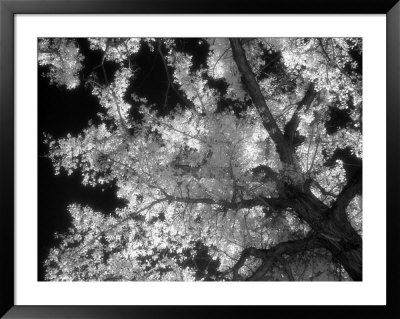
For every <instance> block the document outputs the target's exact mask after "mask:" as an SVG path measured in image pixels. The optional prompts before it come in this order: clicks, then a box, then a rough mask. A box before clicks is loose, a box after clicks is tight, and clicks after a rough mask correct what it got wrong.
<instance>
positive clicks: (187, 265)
mask: <svg viewBox="0 0 400 319" xmlns="http://www.w3.org/2000/svg"><path fill="white" fill-rule="evenodd" d="M86 41H88V43H89V46H90V49H91V50H93V51H98V52H100V53H101V60H100V61H99V64H98V65H96V66H95V67H93V68H91V70H90V72H89V76H87V77H86V78H83V77H82V76H81V75H80V74H81V72H82V70H84V69H85V67H86V66H85V57H84V56H83V54H82V52H81V50H80V48H79V45H78V42H77V41H76V39H69V38H66V39H63V38H57V39H47V38H46V39H44V38H42V39H39V42H38V51H39V52H38V63H39V65H40V66H41V67H42V68H43V70H44V73H43V75H44V76H45V77H48V78H49V81H50V84H53V85H56V86H59V87H60V88H65V89H67V90H74V89H76V88H77V87H78V86H79V85H85V86H86V87H87V88H88V89H89V90H90V92H91V94H93V95H94V96H96V97H97V98H98V103H99V111H98V114H97V117H96V118H93V119H92V120H91V121H90V122H89V123H88V126H87V127H86V128H85V129H84V130H83V131H82V132H81V133H79V134H77V135H71V134H67V136H65V137H62V138H54V137H52V136H51V135H49V134H47V133H46V132H44V134H45V143H46V144H47V145H48V148H49V152H48V157H49V158H50V159H51V161H52V163H53V165H54V169H55V174H59V173H66V174H68V175H70V174H72V173H73V172H74V171H77V172H79V174H81V175H82V183H83V184H84V185H87V186H89V187H90V186H93V187H97V186H99V185H103V184H114V185H116V188H117V195H118V197H119V198H121V199H123V200H124V203H125V204H124V207H123V208H118V209H116V210H115V211H106V212H101V211H95V210H93V209H92V208H91V207H88V206H84V205H80V204H79V203H73V204H72V203H71V205H70V206H69V207H68V210H69V213H70V215H71V217H72V225H71V227H70V229H69V231H68V232H67V233H64V234H56V236H57V238H58V239H59V245H58V246H57V247H54V248H53V249H51V251H50V252H49V255H48V258H47V260H46V262H45V267H46V280H57V281H70V280H74V281H76V280H82V281H83V280H99V281H107V280H116V281H117V280H119V281H144V280H165V281H167V280H168V281H169V280H179V281H193V280H215V281H230V280H235V281H242V280H296V281H297V280H362V237H361V236H362V217H361V190H362V72H361V67H362V66H361V61H362V60H361V57H362V43H361V39H359V38H260V39H258V38H245V39H237V38H232V39H227V38H213V39H198V40H197V42H196V43H195V44H192V45H191V47H190V48H189V49H188V46H185V45H183V44H185V41H187V39H159V38H156V39H154V38H88V39H86ZM191 42H192V43H193V39H191ZM200 51H202V52H205V54H203V57H204V58H202V56H201V54H200V53H198V52H200ZM143 52H146V54H147V55H149V56H151V57H154V59H157V60H158V61H161V63H162V64H163V74H160V75H159V76H160V77H163V78H165V79H166V81H165V85H164V86H163V87H161V88H155V90H158V91H159V92H162V93H163V97H164V98H163V101H162V102H160V101H158V102H154V101H152V97H151V96H142V95H141V94H140V92H139V90H138V86H139V85H140V84H138V83H137V81H136V79H137V78H138V73H139V72H140V62H138V59H137V57H138V55H139V54H143Z"/></svg>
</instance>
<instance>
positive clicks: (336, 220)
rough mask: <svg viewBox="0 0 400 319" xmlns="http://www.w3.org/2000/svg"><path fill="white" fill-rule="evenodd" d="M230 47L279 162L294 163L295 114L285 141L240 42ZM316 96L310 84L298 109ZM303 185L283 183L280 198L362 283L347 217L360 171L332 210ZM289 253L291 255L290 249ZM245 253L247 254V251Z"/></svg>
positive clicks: (358, 249) (358, 243) (357, 242)
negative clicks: (275, 149) (292, 142)
mask: <svg viewBox="0 0 400 319" xmlns="http://www.w3.org/2000/svg"><path fill="white" fill-rule="evenodd" d="M230 44H231V47H232V53H233V58H234V60H235V62H236V65H237V67H238V69H239V71H240V73H241V75H242V79H243V82H244V83H245V84H246V87H247V91H248V93H249V95H250V97H251V99H252V101H253V103H254V105H255V106H256V108H257V110H258V112H259V114H260V116H261V118H262V121H263V125H264V127H265V129H266V130H267V131H268V133H269V135H270V136H271V138H272V140H273V141H274V143H275V145H276V148H277V152H278V154H279V157H280V159H281V161H282V162H283V163H286V164H295V163H296V160H295V152H294V148H293V146H292V145H291V143H290V136H293V135H294V132H295V131H296V129H297V126H298V123H297V122H298V119H297V114H296V113H295V115H294V117H293V118H292V120H291V121H290V122H291V123H290V125H289V127H287V129H286V135H287V136H288V138H285V136H284V134H282V132H281V131H280V129H279V128H278V126H277V124H276V121H275V119H274V118H273V116H272V114H271V112H270V110H269V108H268V106H267V103H266V101H265V99H264V96H263V95H262V93H261V90H260V87H259V85H258V83H257V81H256V79H255V76H254V74H253V72H252V71H251V68H250V65H249V63H248V61H247V59H246V55H245V52H244V50H243V48H242V46H241V44H240V40H239V39H230ZM315 95H316V92H315V91H314V86H313V85H310V87H309V89H308V91H307V93H306V95H305V97H304V98H303V100H302V101H301V102H300V103H299V105H298V107H299V108H301V107H302V106H304V105H307V106H310V105H311V103H312V101H313V100H314V98H315ZM260 169H261V167H260ZM260 169H259V170H260ZM299 172H300V171H299ZM311 182H312V181H311ZM308 183H310V181H308ZM304 186H306V185H290V184H287V183H286V184H285V185H284V186H283V187H282V188H280V190H279V195H280V197H281V198H285V199H287V200H289V202H290V203H291V204H290V207H291V208H293V209H294V210H295V211H296V213H297V214H298V216H299V217H300V218H301V219H303V220H304V221H306V222H307V223H308V224H309V225H310V226H311V228H312V229H313V231H314V232H315V233H316V234H317V236H318V238H319V239H321V240H322V241H323V242H324V248H326V249H328V250H329V251H330V252H331V253H332V255H333V257H334V258H335V259H337V260H338V261H339V262H340V264H341V265H342V266H343V267H344V269H345V270H346V271H347V273H348V274H349V276H350V277H351V278H352V279H353V280H355V281H361V280H362V238H361V236H360V235H359V234H357V232H356V231H355V230H354V228H353V227H352V226H351V224H350V222H349V220H348V217H347V214H346V208H347V206H348V204H349V203H350V201H351V200H352V199H353V198H354V196H355V195H356V194H360V193H361V188H362V171H361V169H360V170H359V172H357V173H356V174H355V175H354V176H353V178H352V179H351V180H349V181H348V183H347V185H346V186H345V187H344V188H343V190H342V192H341V193H340V194H339V196H338V197H337V199H336V201H335V203H334V204H333V206H332V207H331V208H329V207H328V206H326V205H325V204H324V203H323V202H322V201H320V200H319V199H318V198H316V197H315V196H313V195H312V194H311V192H309V191H308V192H307V189H306V188H307V187H304ZM318 243H319V242H318ZM293 246H296V247H300V246H301V245H293V244H291V245H290V247H293ZM280 247H283V245H281V246H280V245H278V246H277V247H276V248H274V249H273V250H271V252H272V251H274V254H273V258H264V262H263V264H262V266H261V267H260V269H259V270H258V271H257V272H256V274H255V275H254V276H253V278H250V280H259V278H262V277H263V276H264V274H265V272H266V271H268V269H269V268H270V264H271V260H274V259H275V258H276V257H277V256H278V255H279V253H278V252H276V251H275V249H278V248H280ZM278 250H279V249H278ZM288 252H290V249H289V250H288ZM246 253H247V254H248V253H249V252H248V251H247V252H246ZM242 257H243V258H241V261H243V259H244V258H246V255H244V256H242ZM269 257H271V256H269Z"/></svg>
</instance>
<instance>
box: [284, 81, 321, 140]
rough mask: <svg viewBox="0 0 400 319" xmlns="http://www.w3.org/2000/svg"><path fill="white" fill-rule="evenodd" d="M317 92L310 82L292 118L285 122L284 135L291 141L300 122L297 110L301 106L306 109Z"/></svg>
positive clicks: (298, 110)
mask: <svg viewBox="0 0 400 319" xmlns="http://www.w3.org/2000/svg"><path fill="white" fill-rule="evenodd" d="M316 95H317V92H316V91H315V89H314V84H313V83H311V84H310V86H309V87H308V89H307V92H306V94H305V95H304V97H303V98H302V100H301V101H300V102H299V103H298V104H297V108H296V110H295V111H294V113H293V115H292V118H291V119H290V121H289V122H288V123H287V124H286V126H285V137H286V138H287V139H288V140H289V141H290V142H291V143H293V140H294V137H295V133H296V131H297V128H298V126H299V123H300V118H299V112H300V110H301V109H302V108H306V109H308V108H309V107H310V105H311V103H312V102H313V101H314V98H315V97H316Z"/></svg>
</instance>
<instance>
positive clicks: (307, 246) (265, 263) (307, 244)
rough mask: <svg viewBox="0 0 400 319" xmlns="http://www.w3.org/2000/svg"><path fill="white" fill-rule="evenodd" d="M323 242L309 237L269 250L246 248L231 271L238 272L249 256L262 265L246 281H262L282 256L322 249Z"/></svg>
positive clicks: (283, 243)
mask: <svg viewBox="0 0 400 319" xmlns="http://www.w3.org/2000/svg"><path fill="white" fill-rule="evenodd" d="M323 247H324V242H323V240H321V239H319V238H317V237H315V236H310V237H306V238H303V239H299V240H294V241H287V242H282V243H279V244H278V245H276V246H274V247H271V248H269V249H256V248H247V249H245V250H244V251H243V252H242V255H241V257H240V258H239V261H238V262H237V263H236V264H235V266H234V267H233V269H235V270H236V269H237V270H236V271H238V270H239V269H240V267H242V266H243V265H244V263H245V261H246V260H247V258H249V257H250V256H254V257H256V258H261V259H262V264H261V266H260V267H258V269H257V270H256V271H255V272H254V274H253V275H252V276H250V277H249V278H247V280H248V281H258V280H263V278H264V276H265V274H266V273H267V272H268V271H269V270H270V268H271V266H272V265H273V263H274V262H276V261H279V259H280V258H282V256H283V255H293V254H297V253H300V252H303V251H307V250H312V249H316V248H323Z"/></svg>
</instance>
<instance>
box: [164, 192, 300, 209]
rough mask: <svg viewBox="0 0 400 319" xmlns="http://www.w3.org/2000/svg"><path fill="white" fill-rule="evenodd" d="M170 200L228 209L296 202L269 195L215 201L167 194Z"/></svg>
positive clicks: (283, 205)
mask: <svg viewBox="0 0 400 319" xmlns="http://www.w3.org/2000/svg"><path fill="white" fill-rule="evenodd" d="M166 199H167V200H168V201H174V202H179V203H189V204H208V205H219V206H222V207H225V208H228V209H234V210H237V209H242V208H252V207H256V206H269V207H272V208H274V209H285V208H289V207H291V208H292V207H293V206H294V205H295V204H296V203H295V201H293V200H289V199H283V198H267V197H261V196H259V197H257V198H253V199H244V200H242V201H239V202H234V203H232V202H228V201H223V200H222V201H215V200H214V199H212V198H208V197H202V198H190V197H177V196H170V195H168V196H166Z"/></svg>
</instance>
